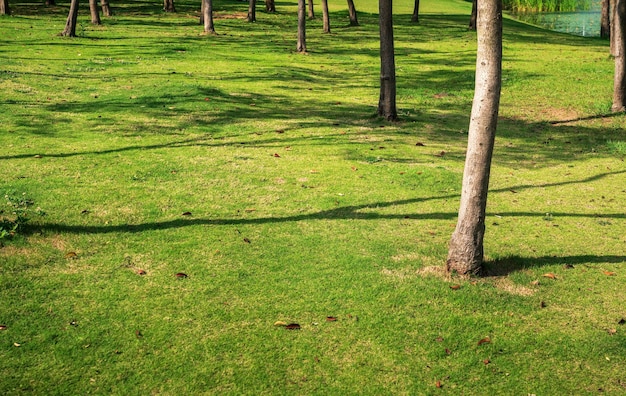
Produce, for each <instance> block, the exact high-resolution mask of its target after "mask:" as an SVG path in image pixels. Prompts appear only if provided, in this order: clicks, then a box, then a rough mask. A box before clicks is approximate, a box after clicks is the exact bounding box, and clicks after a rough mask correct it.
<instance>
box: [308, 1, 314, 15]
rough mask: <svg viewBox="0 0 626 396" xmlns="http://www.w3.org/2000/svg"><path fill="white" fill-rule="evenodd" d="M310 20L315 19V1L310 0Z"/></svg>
mask: <svg viewBox="0 0 626 396" xmlns="http://www.w3.org/2000/svg"><path fill="white" fill-rule="evenodd" d="M309 19H315V11H314V10H313V0H309Z"/></svg>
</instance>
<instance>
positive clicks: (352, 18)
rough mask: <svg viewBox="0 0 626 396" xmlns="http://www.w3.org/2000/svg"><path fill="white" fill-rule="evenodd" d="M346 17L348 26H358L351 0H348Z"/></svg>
mask: <svg viewBox="0 0 626 396" xmlns="http://www.w3.org/2000/svg"><path fill="white" fill-rule="evenodd" d="M348 17H349V18H350V26H359V20H358V18H357V15H356V7H355V6H354V1H353V0H348Z"/></svg>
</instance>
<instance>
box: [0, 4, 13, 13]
mask: <svg viewBox="0 0 626 396" xmlns="http://www.w3.org/2000/svg"><path fill="white" fill-rule="evenodd" d="M10 14H11V9H10V8H9V0H0V15H10Z"/></svg>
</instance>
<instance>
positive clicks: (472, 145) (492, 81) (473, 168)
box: [446, 0, 626, 275]
mask: <svg viewBox="0 0 626 396" xmlns="http://www.w3.org/2000/svg"><path fill="white" fill-rule="evenodd" d="M622 1H626V0H622ZM477 22H478V23H477V25H478V26H477V28H478V50H477V56H476V87H475V91H474V101H473V105H472V115H471V119H470V126H469V136H468V145H467V154H466V158H465V169H464V172H463V190H462V192H461V205H460V208H459V219H458V222H457V225H456V229H455V230H454V233H453V234H452V238H451V240H450V247H449V251H448V260H447V262H446V270H447V271H448V272H456V273H458V274H462V275H466V274H467V275H469V274H479V273H480V271H481V269H482V262H483V237H484V234H485V211H486V207H487V191H488V188H489V172H490V168H491V156H492V153H493V143H494V139H495V135H496V124H497V120H498V109H499V107H500V88H501V85H502V83H501V81H502V3H501V0H480V2H479V3H478V18H477Z"/></svg>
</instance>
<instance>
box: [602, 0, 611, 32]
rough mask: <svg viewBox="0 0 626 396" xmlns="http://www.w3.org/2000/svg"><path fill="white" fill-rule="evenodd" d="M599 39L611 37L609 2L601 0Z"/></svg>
mask: <svg viewBox="0 0 626 396" xmlns="http://www.w3.org/2000/svg"><path fill="white" fill-rule="evenodd" d="M600 37H602V38H609V37H611V2H610V1H609V0H602V13H601V17H600Z"/></svg>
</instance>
